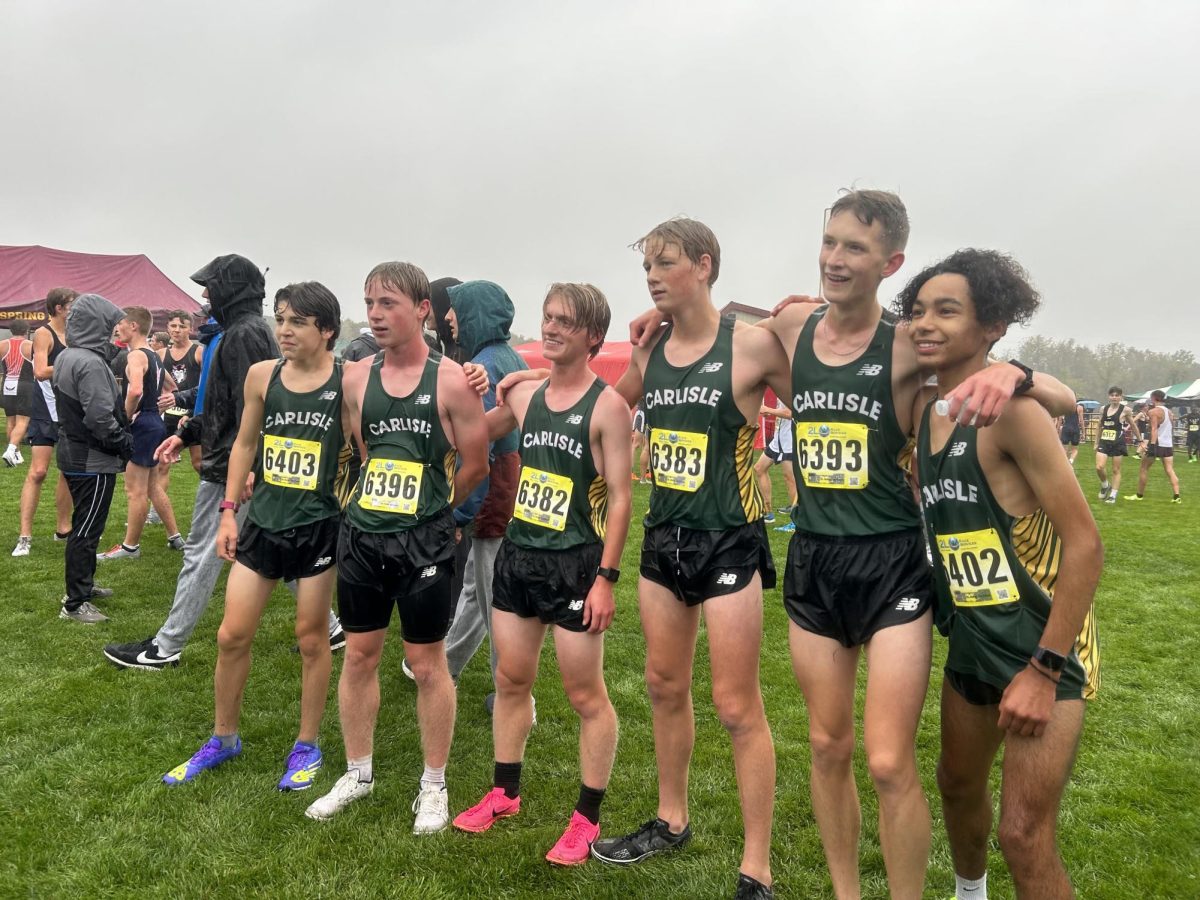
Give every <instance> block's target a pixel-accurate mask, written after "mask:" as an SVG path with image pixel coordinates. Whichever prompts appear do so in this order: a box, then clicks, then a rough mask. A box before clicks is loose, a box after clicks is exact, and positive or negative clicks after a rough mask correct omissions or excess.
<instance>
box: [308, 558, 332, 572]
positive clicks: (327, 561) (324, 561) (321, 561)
mask: <svg viewBox="0 0 1200 900" xmlns="http://www.w3.org/2000/svg"><path fill="white" fill-rule="evenodd" d="M331 562H333V557H332V556H322V557H321V558H320V559H318V560H317V561H316V562H315V563H313V568H314V569H319V568H321V566H327V565H329V564H330V563H331Z"/></svg>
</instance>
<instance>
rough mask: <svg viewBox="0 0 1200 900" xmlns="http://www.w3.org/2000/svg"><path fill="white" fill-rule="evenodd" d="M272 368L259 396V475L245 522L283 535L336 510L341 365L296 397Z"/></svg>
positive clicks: (279, 365)
mask: <svg viewBox="0 0 1200 900" xmlns="http://www.w3.org/2000/svg"><path fill="white" fill-rule="evenodd" d="M284 365H285V362H284V361H283V360H280V361H279V362H278V363H276V364H275V368H274V369H272V370H271V378H270V380H269V381H268V382H267V391H266V394H265V396H264V398H263V424H262V434H261V435H260V437H259V443H258V465H257V466H256V469H258V470H259V471H258V477H257V479H256V480H255V483H254V494H253V495H252V496H251V498H250V510H249V512H248V513H247V515H248V516H249V517H250V521H251V522H253V523H254V524H255V525H257V526H258V527H259V528H262V529H264V530H265V531H287V530H289V529H292V528H297V527H299V526H301V525H308V524H310V523H312V522H319V521H321V520H322V519H327V518H329V517H330V516H336V515H337V514H338V512H339V511H340V504H339V503H338V496H337V485H336V481H337V475H338V471H339V464H340V455H341V452H342V448H343V447H344V446H345V443H346V441H345V438H344V437H343V435H342V364H341V362H340V361H339V360H334V361H333V372H332V373H331V374H330V376H329V379H328V380H327V381H326V382H325V383H324V384H323V385H321V386H320V387H319V388H317V389H316V390H312V391H306V392H304V393H302V394H301V393H296V392H295V391H290V390H288V389H287V388H286V387H285V386H284V384H283V379H282V377H281V373H282V371H283V367H284Z"/></svg>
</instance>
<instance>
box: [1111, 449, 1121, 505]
mask: <svg viewBox="0 0 1200 900" xmlns="http://www.w3.org/2000/svg"><path fill="white" fill-rule="evenodd" d="M1120 490H1121V457H1119V456H1114V457H1113V458H1112V495H1113V496H1114V497H1115V496H1117V493H1118V491H1120Z"/></svg>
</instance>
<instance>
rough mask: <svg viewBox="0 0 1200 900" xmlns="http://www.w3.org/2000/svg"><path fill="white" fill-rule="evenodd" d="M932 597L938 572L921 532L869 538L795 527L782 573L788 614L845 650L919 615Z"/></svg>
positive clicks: (798, 623) (869, 536)
mask: <svg viewBox="0 0 1200 900" xmlns="http://www.w3.org/2000/svg"><path fill="white" fill-rule="evenodd" d="M933 596H934V588H933V572H932V569H931V568H930V565H929V558H928V557H927V556H926V555H925V538H924V536H923V535H922V534H921V532H920V530H919V529H913V530H912V531H900V532H896V533H894V534H887V535H882V536H876V535H867V536H865V537H831V536H827V535H818V534H809V533H808V532H804V531H797V532H796V533H795V534H794V535H792V540H791V542H790V543H789V544H788V554H787V569H786V571H785V572H784V576H783V605H784V609H786V610H787V614H788V617H789V618H790V619H791V620H792V621H793V622H795V623H796V624H797V625H799V626H800V627H801V628H803V629H804V630H805V631H811V632H812V633H814V634H819V635H822V636H823V637H829V638H833V639H834V640H836V641H837V642H838V643H840V644H841V645H842V646H844V647H857V646H860V645H862V644H865V643H866V642H867V641H869V640H870V639H871V636H872V635H874V634H875V632H877V631H879V630H881V629H883V628H888V627H890V626H892V625H903V624H904V623H906V622H911V621H913V620H914V619H919V618H920V617H921V616H923V615H924V614H925V611H926V610H927V609H929V608H930V606H931V604H932V603H933Z"/></svg>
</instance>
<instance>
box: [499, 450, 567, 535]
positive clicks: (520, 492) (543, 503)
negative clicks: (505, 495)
mask: <svg viewBox="0 0 1200 900" xmlns="http://www.w3.org/2000/svg"><path fill="white" fill-rule="evenodd" d="M574 489H575V485H574V483H573V482H572V481H571V479H570V478H567V477H566V476H565V475H555V474H554V473H553V472H543V471H542V470H541V469H535V468H533V467H532V466H522V467H521V481H520V483H519V484H518V485H517V503H516V506H514V507H513V518H514V519H520V520H521V521H522V522H528V523H529V524H530V525H538V526H540V527H542V528H552V529H554V530H555V531H562V530H563V529H565V528H566V527H567V512H568V510H570V508H571V492H572V491H573V490H574Z"/></svg>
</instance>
